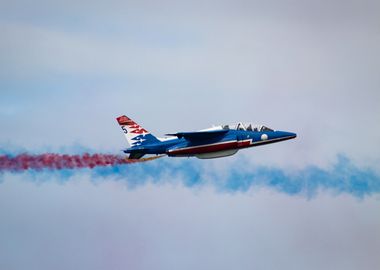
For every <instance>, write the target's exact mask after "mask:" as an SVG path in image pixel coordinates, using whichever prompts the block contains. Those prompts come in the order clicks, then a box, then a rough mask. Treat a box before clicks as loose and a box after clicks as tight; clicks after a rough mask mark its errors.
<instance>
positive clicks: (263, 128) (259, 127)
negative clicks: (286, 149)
mask: <svg viewBox="0 0 380 270" xmlns="http://www.w3.org/2000/svg"><path fill="white" fill-rule="evenodd" d="M222 129H227V130H246V131H257V132H263V131H273V129H271V128H268V127H266V126H263V125H253V124H250V123H238V124H234V125H222Z"/></svg>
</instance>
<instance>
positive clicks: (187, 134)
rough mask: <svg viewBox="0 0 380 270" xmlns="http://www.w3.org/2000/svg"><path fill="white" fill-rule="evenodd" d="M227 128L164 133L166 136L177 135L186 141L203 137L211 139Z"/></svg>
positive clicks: (225, 131)
mask: <svg viewBox="0 0 380 270" xmlns="http://www.w3.org/2000/svg"><path fill="white" fill-rule="evenodd" d="M227 132H228V130H226V129H220V130H210V131H195V132H178V133H174V134H166V135H168V136H177V137H178V138H179V139H181V138H184V139H186V140H188V141H199V140H205V139H212V138H216V137H219V136H221V135H223V134H226V133H227Z"/></svg>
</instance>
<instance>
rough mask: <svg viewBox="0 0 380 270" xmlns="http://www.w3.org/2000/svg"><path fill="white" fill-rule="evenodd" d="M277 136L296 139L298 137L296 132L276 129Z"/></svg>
mask: <svg viewBox="0 0 380 270" xmlns="http://www.w3.org/2000/svg"><path fill="white" fill-rule="evenodd" d="M276 135H277V138H282V139H294V138H296V137H297V134H296V133H293V132H288V131H276Z"/></svg>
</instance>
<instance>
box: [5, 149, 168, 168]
mask: <svg viewBox="0 0 380 270" xmlns="http://www.w3.org/2000/svg"><path fill="white" fill-rule="evenodd" d="M159 157H161V156H157V157H151V158H144V159H126V158H125V157H122V156H117V155H106V154H93V155H90V154H83V155H61V154H51V153H48V154H41V155H29V154H21V155H17V156H13V157H12V156H0V171H24V170H28V169H33V170H42V169H54V170H61V169H78V168H94V167H99V166H114V165H120V164H129V163H136V162H144V161H148V160H153V159H156V158H159Z"/></svg>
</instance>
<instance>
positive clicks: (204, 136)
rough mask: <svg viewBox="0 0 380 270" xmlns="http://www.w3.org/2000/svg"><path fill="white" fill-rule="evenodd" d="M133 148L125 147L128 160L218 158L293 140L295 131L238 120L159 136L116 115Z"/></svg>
mask: <svg viewBox="0 0 380 270" xmlns="http://www.w3.org/2000/svg"><path fill="white" fill-rule="evenodd" d="M117 122H118V123H119V125H120V126H121V128H122V129H123V132H124V135H125V137H126V138H127V141H128V143H129V145H130V148H127V149H125V150H124V152H125V153H127V154H129V159H139V158H141V157H143V156H144V155H147V154H151V155H152V154H153V155H168V156H170V157H193V156H195V157H197V158H202V159H205V158H218V157H226V156H231V155H233V154H236V152H237V151H239V150H240V149H243V148H248V147H253V146H258V145H263V144H269V143H275V142H280V141H285V140H290V139H294V138H295V137H296V136H297V135H296V134H295V133H291V132H286V131H274V130H272V129H270V128H268V127H266V126H262V125H252V124H243V123H238V124H237V125H221V126H216V127H212V128H209V129H204V130H200V131H195V132H178V133H174V134H166V135H167V136H168V137H165V138H157V137H155V136H153V135H152V134H151V133H150V132H148V131H147V130H146V129H144V128H142V127H141V126H140V125H138V124H137V123H136V122H134V121H133V120H132V119H130V118H128V117H127V116H125V115H123V116H120V117H118V118H117Z"/></svg>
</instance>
